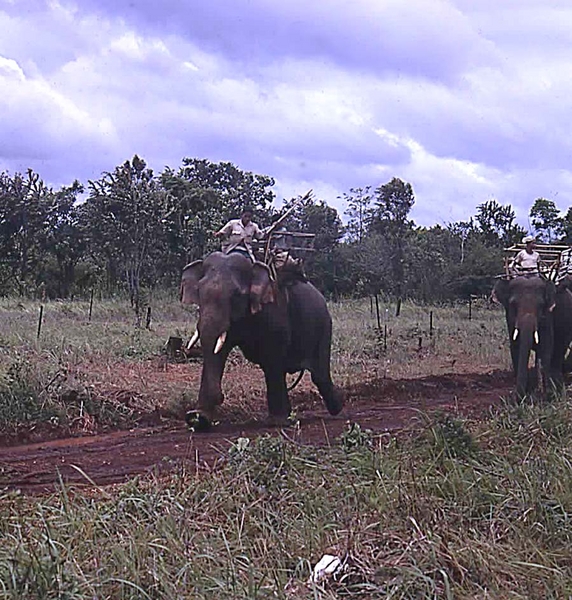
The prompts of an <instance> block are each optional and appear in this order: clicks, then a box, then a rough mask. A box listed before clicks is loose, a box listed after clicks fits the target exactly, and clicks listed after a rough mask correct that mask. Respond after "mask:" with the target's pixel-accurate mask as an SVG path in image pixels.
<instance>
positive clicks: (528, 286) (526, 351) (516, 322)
mask: <svg viewBox="0 0 572 600" xmlns="http://www.w3.org/2000/svg"><path fill="white" fill-rule="evenodd" d="M558 296H559V294H556V289H555V286H554V284H553V283H552V282H550V281H548V280H546V279H543V278H541V277H527V276H521V277H514V278H512V279H499V280H498V281H497V282H496V284H495V286H494V288H493V292H492V299H493V300H494V301H497V302H500V303H501V304H502V305H503V306H504V309H505V314H506V323H507V326H508V333H509V337H510V354H511V358H512V366H513V369H514V374H515V376H516V391H517V394H518V395H519V396H524V395H525V394H526V392H527V391H528V390H529V389H530V387H531V386H530V382H529V380H528V361H529V357H530V352H531V350H534V351H535V352H536V358H537V361H540V367H541V370H542V372H543V373H544V375H545V376H547V378H548V380H549V381H551V382H553V383H555V384H559V383H560V382H561V380H562V365H560V367H559V368H558V360H557V359H556V358H555V354H554V352H555V348H556V346H557V345H555V335H554V333H555V326H554V325H555V318H554V317H555V311H556V301H557V297H558ZM557 314H558V315H559V316H560V313H559V312H557ZM563 359H564V355H562V360H563Z"/></svg>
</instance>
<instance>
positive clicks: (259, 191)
mask: <svg viewBox="0 0 572 600" xmlns="http://www.w3.org/2000/svg"><path fill="white" fill-rule="evenodd" d="M161 181H162V184H163V187H164V188H165V190H166V191H167V194H168V195H167V205H168V210H167V216H166V220H165V226H166V229H167V245H168V254H166V255H165V256H164V262H165V264H164V266H163V272H171V273H172V275H173V276H176V277H178V276H179V274H180V272H181V270H182V268H183V266H184V265H185V264H187V263H188V262H190V261H192V260H195V259H198V258H201V257H202V256H204V255H205V254H208V253H209V252H211V251H213V250H215V249H216V248H217V247H218V241H217V240H215V238H214V233H215V232H216V231H217V230H218V229H220V227H222V225H224V223H226V222H227V221H228V220H229V219H231V218H238V216H240V214H241V212H242V210H243V209H244V208H245V207H246V206H249V207H251V208H253V209H254V210H255V212H256V221H257V222H258V223H259V224H261V225H265V224H268V223H269V222H270V215H271V209H270V205H271V203H272V202H273V200H274V193H273V191H272V190H271V189H270V188H271V187H272V186H273V185H274V180H273V179H272V178H271V177H268V176H266V175H255V174H253V173H250V172H246V171H242V170H240V169H239V168H238V167H236V166H235V165H233V164H232V163H228V162H221V163H212V162H210V161H208V160H200V159H196V158H192V159H191V158H185V159H183V164H182V166H181V167H180V168H179V169H178V171H174V170H173V169H170V168H166V169H165V170H164V171H163V173H162V175H161Z"/></svg>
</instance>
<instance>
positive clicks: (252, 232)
mask: <svg viewBox="0 0 572 600" xmlns="http://www.w3.org/2000/svg"><path fill="white" fill-rule="evenodd" d="M215 236H216V237H222V238H227V239H226V240H225V241H224V242H223V244H222V251H223V252H224V253H225V254H230V253H231V252H232V251H233V250H234V251H238V252H241V253H243V254H245V255H248V256H249V257H250V259H251V260H254V254H253V252H252V240H253V239H255V238H256V239H262V238H263V237H264V232H263V231H262V229H260V227H258V225H257V224H256V223H253V222H252V209H250V208H245V209H244V210H243V211H242V215H241V217H240V219H231V220H230V221H229V222H228V223H227V224H226V225H225V226H224V227H223V228H222V229H220V231H217V232H216V233H215Z"/></svg>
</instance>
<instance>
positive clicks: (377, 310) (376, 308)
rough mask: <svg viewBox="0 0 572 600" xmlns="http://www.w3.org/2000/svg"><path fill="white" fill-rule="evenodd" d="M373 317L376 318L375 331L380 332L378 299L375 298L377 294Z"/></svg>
mask: <svg viewBox="0 0 572 600" xmlns="http://www.w3.org/2000/svg"><path fill="white" fill-rule="evenodd" d="M375 315H376V318H377V330H378V331H381V320H380V318H379V299H378V297H377V294H376V295H375Z"/></svg>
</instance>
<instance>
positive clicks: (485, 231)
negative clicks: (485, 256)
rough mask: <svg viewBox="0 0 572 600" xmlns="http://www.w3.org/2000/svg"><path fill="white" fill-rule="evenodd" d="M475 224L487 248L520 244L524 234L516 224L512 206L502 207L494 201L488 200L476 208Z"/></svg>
mask: <svg viewBox="0 0 572 600" xmlns="http://www.w3.org/2000/svg"><path fill="white" fill-rule="evenodd" d="M475 222H476V224H477V228H478V231H479V232H480V233H481V235H482V236H483V238H484V242H485V243H486V245H487V246H500V247H506V246H510V245H512V244H515V243H517V242H520V239H521V238H522V236H523V235H525V233H526V232H525V230H524V229H522V227H520V225H518V224H517V223H516V215H515V213H514V209H513V208H512V206H510V204H507V205H505V206H502V205H501V204H499V203H498V202H497V201H496V200H488V201H487V202H483V204H479V206H477V214H476V215H475Z"/></svg>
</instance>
